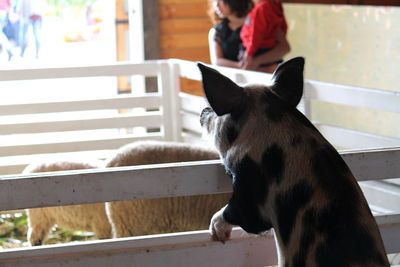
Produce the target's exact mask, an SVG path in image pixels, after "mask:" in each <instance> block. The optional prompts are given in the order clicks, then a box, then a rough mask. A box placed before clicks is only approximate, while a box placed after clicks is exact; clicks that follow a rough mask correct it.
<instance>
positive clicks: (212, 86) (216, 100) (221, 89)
mask: <svg viewBox="0 0 400 267" xmlns="http://www.w3.org/2000/svg"><path fill="white" fill-rule="evenodd" d="M197 66H198V67H199V69H200V72H201V75H202V77H203V89H204V93H205V94H206V97H207V100H208V102H209V103H210V105H211V107H212V108H213V110H214V111H215V113H216V114H217V115H218V116H222V115H224V114H228V113H232V112H234V111H235V109H237V108H238V107H239V105H240V103H241V101H242V100H243V97H244V92H243V88H242V87H240V86H239V85H237V84H236V83H234V82H233V81H232V80H230V79H229V78H227V77H225V76H224V75H222V74H221V73H219V72H218V71H216V70H214V69H212V68H209V67H207V66H205V65H203V64H201V63H197Z"/></svg>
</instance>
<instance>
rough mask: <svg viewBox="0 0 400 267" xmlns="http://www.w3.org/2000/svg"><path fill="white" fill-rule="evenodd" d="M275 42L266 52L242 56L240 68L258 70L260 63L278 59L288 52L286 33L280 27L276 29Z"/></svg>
mask: <svg viewBox="0 0 400 267" xmlns="http://www.w3.org/2000/svg"><path fill="white" fill-rule="evenodd" d="M276 34H277V36H276V37H277V44H276V45H275V46H274V47H273V48H272V49H271V50H269V51H268V52H265V53H262V54H261V55H258V56H255V57H247V58H246V57H244V60H243V61H242V62H241V65H240V66H241V68H242V69H246V70H259V71H261V69H260V65H261V64H264V63H269V62H275V61H279V60H281V59H282V58H283V56H284V55H286V54H287V53H289V52H290V45H289V42H288V40H287V39H286V35H285V33H284V32H283V30H282V29H281V28H279V29H278V30H277V33H276Z"/></svg>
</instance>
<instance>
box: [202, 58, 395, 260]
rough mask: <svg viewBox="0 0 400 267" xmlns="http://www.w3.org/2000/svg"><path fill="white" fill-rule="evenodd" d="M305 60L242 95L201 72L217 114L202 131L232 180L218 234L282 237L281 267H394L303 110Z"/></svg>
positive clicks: (207, 117) (215, 225)
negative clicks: (237, 232)
mask: <svg viewBox="0 0 400 267" xmlns="http://www.w3.org/2000/svg"><path fill="white" fill-rule="evenodd" d="M304 62H305V61H304V58H301V57H297V58H293V59H291V60H289V61H286V62H284V63H282V64H281V65H280V66H279V67H278V68H277V70H276V71H275V72H274V74H273V84H272V85H270V86H263V85H253V86H245V87H241V86H239V85H237V84H235V83H234V82H233V81H231V80H230V79H229V78H227V77H225V76H223V75H222V74H221V73H219V72H218V71H216V70H214V69H212V68H210V67H207V66H205V65H203V64H201V63H198V67H199V69H200V72H201V74H202V79H203V89H204V92H205V95H206V98H207V100H208V102H209V104H210V106H211V108H210V107H207V108H205V109H204V110H203V111H202V113H201V115H200V123H201V125H202V126H203V128H204V129H205V130H206V132H207V133H208V135H209V136H210V137H211V138H212V140H213V141H214V144H215V147H216V148H217V150H218V151H219V154H220V157H221V159H222V161H223V164H224V166H225V169H226V171H227V173H228V174H229V175H230V176H231V178H232V181H233V195H232V197H231V199H230V200H229V203H228V204H227V205H226V206H225V207H223V208H222V209H221V210H220V211H218V212H217V213H215V214H214V216H213V217H212V219H211V223H210V232H211V235H212V238H213V239H214V240H219V241H223V242H224V241H226V240H228V239H229V237H230V233H231V230H232V225H238V226H240V227H241V228H243V229H244V230H245V231H246V232H249V233H253V234H262V233H264V232H265V231H268V230H270V229H271V228H273V230H274V232H275V239H276V242H277V247H278V260H279V266H281V267H305V266H307V267H317V266H323V267H330V266H332V267H345V266H346V267H356V266H358V267H360V266H363V267H378V266H379V267H382V266H389V263H388V259H387V256H386V253H385V249H384V245H383V241H382V238H381V236H380V232H379V229H378V226H377V224H376V222H375V220H374V217H373V216H372V213H371V211H370V209H369V207H368V204H367V201H366V200H365V197H364V196H363V194H362V192H361V190H360V187H359V186H358V184H357V182H356V179H355V178H354V176H353V175H352V173H351V171H350V169H349V168H348V166H347V165H346V163H345V162H344V161H343V159H342V158H341V156H340V155H339V154H338V152H337V151H336V150H335V148H334V147H333V146H332V145H331V144H330V143H329V142H328V141H327V140H326V139H325V138H324V137H323V136H322V135H321V134H320V133H319V131H318V130H317V129H316V128H315V127H314V126H313V124H312V123H311V122H310V121H309V120H308V119H307V118H306V117H305V116H304V115H303V114H302V113H301V112H299V111H298V110H297V109H296V106H297V104H298V103H299V102H300V100H301V97H302V94H303V83H304V81H303V71H304Z"/></svg>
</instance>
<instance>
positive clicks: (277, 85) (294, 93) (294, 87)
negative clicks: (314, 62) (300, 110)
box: [272, 57, 304, 107]
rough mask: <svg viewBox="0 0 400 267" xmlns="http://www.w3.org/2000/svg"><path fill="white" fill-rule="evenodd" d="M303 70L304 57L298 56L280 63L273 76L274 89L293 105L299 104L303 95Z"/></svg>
mask: <svg viewBox="0 0 400 267" xmlns="http://www.w3.org/2000/svg"><path fill="white" fill-rule="evenodd" d="M303 71H304V58H303V57H296V58H293V59H291V60H288V61H286V62H283V63H282V64H281V65H279V66H278V68H277V69H276V70H275V72H274V74H273V77H272V79H273V80H274V84H273V86H272V90H274V92H275V93H276V94H277V95H278V96H279V97H281V98H282V99H283V100H285V101H286V102H288V103H289V104H290V105H292V106H293V107H296V106H297V104H299V102H300V100H301V96H302V95H303V83H304V79H303Z"/></svg>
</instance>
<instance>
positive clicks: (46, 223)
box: [26, 208, 54, 246]
mask: <svg viewBox="0 0 400 267" xmlns="http://www.w3.org/2000/svg"><path fill="white" fill-rule="evenodd" d="M26 212H27V214H28V241H29V242H30V244H31V246H38V245H42V244H43V242H44V240H45V239H46V238H47V235H48V234H49V231H50V229H51V228H52V227H53V226H54V220H52V218H49V217H48V216H47V215H46V212H45V209H43V208H37V209H28V210H27V211H26Z"/></svg>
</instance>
